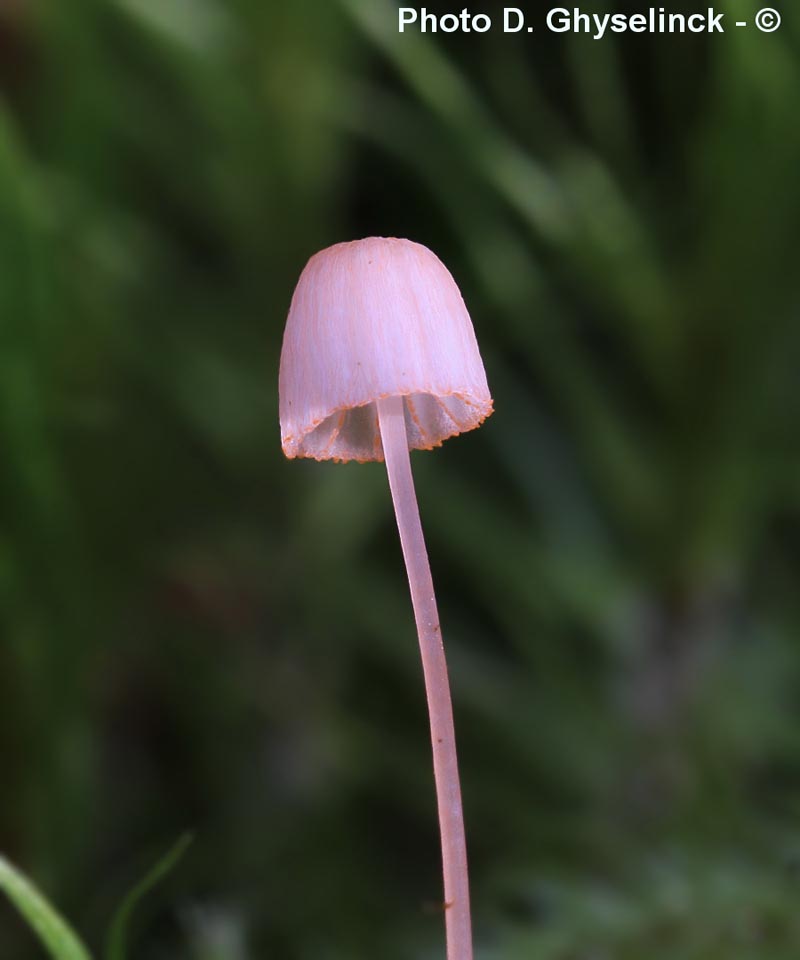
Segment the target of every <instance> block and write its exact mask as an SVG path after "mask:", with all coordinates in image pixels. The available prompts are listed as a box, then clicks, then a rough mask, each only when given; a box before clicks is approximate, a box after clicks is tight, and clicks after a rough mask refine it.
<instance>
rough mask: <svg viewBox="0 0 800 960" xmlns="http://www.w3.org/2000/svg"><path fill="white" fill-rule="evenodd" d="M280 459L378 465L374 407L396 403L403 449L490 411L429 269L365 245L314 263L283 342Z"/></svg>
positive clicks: (448, 285)
mask: <svg viewBox="0 0 800 960" xmlns="http://www.w3.org/2000/svg"><path fill="white" fill-rule="evenodd" d="M279 393H280V419H281V441H282V444H283V451H284V453H285V454H286V456H287V457H314V458H315V459H317V460H327V459H335V460H383V449H382V446H381V438H380V430H379V428H378V412H377V408H376V406H375V400H377V399H379V398H382V397H391V396H402V397H405V403H404V407H405V419H406V432H407V434H408V445H409V447H410V448H411V449H430V448H431V447H435V446H438V445H439V444H440V443H441V442H442V441H443V440H446V439H447V438H448V437H452V436H454V435H455V434H457V433H463V432H464V431H466V430H472V429H473V428H474V427H477V426H479V425H480V424H481V422H482V421H483V420H484V419H485V418H486V417H488V416H489V415H490V414H491V412H492V398H491V396H490V395H489V388H488V386H487V385H486V374H485V372H484V369H483V362H482V361H481V355H480V353H479V352H478V344H477V342H476V340H475V332H474V330H473V329H472V322H471V320H470V318H469V314H468V313H467V308H466V307H465V306H464V301H463V300H462V298H461V294H460V293H459V290H458V287H457V286H456V283H455V281H454V280H453V278H452V276H451V275H450V273H449V271H448V270H447V268H446V267H445V266H444V264H443V263H442V262H441V260H439V258H438V257H437V256H436V255H435V254H434V253H432V252H431V251H430V250H428V248H427V247H423V246H422V245H421V244H419V243H412V241H410V240H397V239H387V238H383V237H370V238H369V239H367V240H355V241H353V242H352V243H338V244H336V245H335V246H333V247H328V248H327V249H326V250H322V251H321V252H320V253H318V254H316V255H315V256H313V257H312V258H311V259H310V260H309V262H308V264H307V265H306V268H305V270H303V273H302V274H301V276H300V280H299V281H298V283H297V288H296V289H295V292H294V296H293V297H292V305H291V307H290V309H289V319H288V320H287V322H286V331H285V333H284V337H283V350H282V352H281V368H280V377H279Z"/></svg>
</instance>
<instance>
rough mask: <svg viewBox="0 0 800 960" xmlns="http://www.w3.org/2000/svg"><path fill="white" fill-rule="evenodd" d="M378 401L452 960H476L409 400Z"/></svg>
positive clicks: (447, 700)
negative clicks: (416, 654) (418, 658)
mask: <svg viewBox="0 0 800 960" xmlns="http://www.w3.org/2000/svg"><path fill="white" fill-rule="evenodd" d="M376 402H377V406H378V423H379V426H380V433H381V442H382V443H383V454H384V458H385V460H386V469H387V472H388V474H389V487H390V489H391V491H392V501H393V503H394V512H395V516H396V518H397V528H398V530H399V532H400V543H401V545H402V548H403V558H404V559H405V563H406V571H407V573H408V583H409V586H410V588H411V602H412V604H413V607H414V618H415V620H416V623H417V633H418V635H419V646H420V651H421V653H422V670H423V673H424V675H425V692H426V695H427V698H428V712H429V715H430V724H431V742H432V745H433V771H434V778H435V781H436V797H437V803H438V807H439V828H440V831H441V836H442V866H443V868H444V898H445V902H444V906H445V927H446V932H447V960H472V933H471V928H470V911H469V878H468V876H467V847H466V840H465V836H464V814H463V811H462V808H461V785H460V783H459V778H458V761H457V759H456V739H455V729H454V727H453V707H452V704H451V702H450V684H449V682H448V679H447V663H446V661H445V656H444V646H443V644H442V631H441V627H440V626H439V613H438V611H437V609H436V597H435V595H434V592H433V580H432V578H431V568H430V565H429V563H428V552H427V550H426V549H425V539H424V537H423V534H422V523H421V522H420V517H419V508H418V506H417V497H416V493H415V492H414V479H413V477H412V475H411V459H410V457H409V452H408V437H407V435H406V425H405V417H404V412H403V398H402V397H387V398H385V399H382V400H377V401H376Z"/></svg>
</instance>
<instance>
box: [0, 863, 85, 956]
mask: <svg viewBox="0 0 800 960" xmlns="http://www.w3.org/2000/svg"><path fill="white" fill-rule="evenodd" d="M0 888H2V889H3V890H4V891H5V893H6V895H7V896H8V898H9V900H11V902H12V903H13V904H14V906H15V907H16V908H17V910H19V912H20V913H21V914H22V916H23V917H24V918H25V920H26V921H27V922H28V926H29V927H30V928H31V929H32V930H33V931H34V932H35V933H36V935H37V936H38V938H39V939H40V940H41V942H42V943H43V944H44V946H45V948H46V950H47V952H48V953H49V954H50V956H51V957H54V958H55V960H91V955H90V954H89V951H88V950H87V949H86V947H85V946H84V945H83V944H82V943H81V941H80V939H79V938H78V936H77V935H76V934H75V933H74V932H73V931H72V930H71V929H70V927H69V926H68V925H67V923H66V921H65V920H64V919H63V918H62V917H61V916H60V915H59V914H58V912H57V911H56V910H55V909H54V908H53V907H52V906H50V904H49V903H48V902H47V900H45V898H44V897H43V896H42V894H41V893H39V891H38V890H37V889H36V887H34V886H33V884H32V883H31V882H30V880H28V879H27V878H26V877H25V876H23V875H22V874H21V873H20V872H19V870H17V869H16V867H14V866H12V865H11V864H10V863H9V862H8V860H6V859H5V858H4V857H0Z"/></svg>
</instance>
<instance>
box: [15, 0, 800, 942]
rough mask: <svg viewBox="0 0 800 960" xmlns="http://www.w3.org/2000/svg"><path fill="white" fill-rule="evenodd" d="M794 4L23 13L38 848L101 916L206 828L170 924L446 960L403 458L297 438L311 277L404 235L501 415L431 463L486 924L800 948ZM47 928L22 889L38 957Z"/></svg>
mask: <svg viewBox="0 0 800 960" xmlns="http://www.w3.org/2000/svg"><path fill="white" fill-rule="evenodd" d="M784 6H785V7H786V9H785V10H784V21H785V22H784V25H783V27H782V29H781V30H780V31H779V32H777V33H775V34H772V35H762V34H759V33H758V32H757V31H756V30H755V29H754V28H752V27H750V28H748V29H746V30H738V31H737V30H734V29H732V30H731V31H730V32H728V33H726V34H725V35H724V36H714V37H711V38H709V37H705V36H699V37H688V36H685V37H681V36H677V37H660V38H650V37H632V36H625V37H606V38H605V39H604V40H603V41H602V42H596V41H593V40H591V39H590V38H587V37H578V36H570V35H565V36H555V35H552V34H548V33H547V32H545V31H544V30H539V31H537V33H535V34H534V35H533V36H529V35H521V36H517V37H512V36H504V35H503V34H502V32H501V31H500V30H495V32H492V33H490V34H487V35H485V36H482V37H480V36H477V35H474V34H473V35H470V36H466V35H461V36H450V37H445V36H442V35H441V34H439V35H438V36H430V35H428V36H421V35H419V34H418V33H417V34H415V33H407V34H405V35H403V36H400V35H399V34H398V33H397V30H396V7H397V5H396V4H391V3H389V2H384V0H324V2H323V0H319V2H314V0H296V2H291V3H289V2H283V3H277V2H276V3H267V2H263V0H226V2H223V0H69V2H67V0H52V2H39V3H33V2H31V3H26V2H25V0H4V2H2V3H0V510H1V513H0V607H1V608H2V638H1V640H0V760H1V763H2V765H1V766H0V850H2V851H3V852H4V853H5V854H7V855H8V856H9V857H11V858H13V859H14V860H15V861H16V862H17V863H18V864H20V865H21V866H22V867H23V868H24V869H25V870H26V871H27V872H28V873H29V874H30V875H31V876H33V877H35V878H36V880H37V882H38V883H39V884H40V885H41V886H42V888H43V889H44V890H45V891H46V892H47V893H48V895H49V896H51V897H52V898H53V899H54V901H55V902H56V903H57V904H58V905H59V906H60V907H61V908H62V910H63V911H64V913H65V914H66V915H67V916H68V917H69V918H70V919H71V920H72V921H73V922H74V923H75V924H76V925H77V926H78V928H79V929H80V930H81V931H82V932H83V934H84V935H85V937H86V939H87V940H88V941H89V942H90V943H91V944H92V945H97V944H99V943H100V942H101V940H102V935H103V930H104V928H105V925H106V923H107V921H108V917H109V915H110V913H111V912H112V910H113V908H114V906H115V905H116V904H117V903H118V902H119V899H120V897H121V896H122V895H123V894H124V893H125V891H127V890H128V889H130V887H131V885H132V884H133V883H134V882H135V881H136V879H137V878H138V877H139V876H140V875H141V873H142V871H143V870H144V869H145V868H146V867H147V866H148V865H149V864H150V863H152V861H153V859H154V858H156V857H157V856H158V855H160V854H161V853H162V852H163V850H164V849H166V848H167V847H168V846H169V844H170V843H172V842H173V841H174V839H175V838H176V837H178V836H179V835H180V834H181V833H182V832H183V831H185V830H187V829H189V830H192V831H193V832H194V834H195V841H194V844H193V846H192V848H191V850H190V852H189V853H188V854H187V855H186V857H185V858H184V860H183V861H182V862H181V864H180V866H179V867H178V868H177V869H176V870H175V871H174V872H173V874H172V875H171V876H170V878H169V880H168V881H167V882H166V883H165V884H163V885H162V886H161V887H159V889H158V890H157V891H156V892H154V893H153V894H152V895H151V897H150V899H149V900H148V901H147V902H146V904H145V905H144V907H143V908H142V909H141V911H140V912H139V914H138V922H137V924H136V929H135V937H134V944H133V950H132V952H131V956H132V957H135V958H138V960H166V958H186V960H267V958H278V960H306V958H308V960H311V958H314V960H349V958H381V960H407V958H411V957H414V958H438V957H442V956H443V922H442V916H441V909H440V908H439V909H437V907H436V906H435V904H436V902H437V899H438V898H440V896H441V893H440V880H439V869H440V868H439V848H438V837H437V828H436V820H435V802H434V794H433V784H432V776H431V770H430V745H429V740H428V731H427V717H426V712H425V703H424V696H423V687H422V679H421V671H420V665H419V655H418V650H417V647H416V638H415V633H414V627H413V620H412V615H411V607H410V602H409V598H408V595H407V586H406V582H405V575H404V570H403V566H402V560H401V556H400V550H399V545H398V542H397V537H396V532H395V528H394V518H393V515H392V511H391V504H390V500H389V495H388V487H387V483H386V479H385V475H384V472H383V469H382V467H381V466H380V465H375V464H373V465H365V466H360V465H348V466H334V465H331V464H317V463H313V462H311V463H309V462H289V461H286V460H284V458H283V456H282V454H281V450H280V444H279V432H278V425H277V366H278V357H279V352H280V344H281V336H282V331H283V324H284V319H285V316H286V311H287V308H288V304H289V300H290V297H291V293H292V289H293V286H294V283H295V281H296V279H297V277H298V275H299V273H300V271H301V269H302V267H303V265H304V264H305V261H306V260H307V258H308V257H309V256H310V255H311V254H312V253H314V252H315V251H316V250H317V249H319V248H321V247H323V246H326V245H328V244H331V243H334V242H337V241H340V240H344V239H351V238H354V237H358V236H367V235H372V234H378V235H397V236H408V237H411V238H412V239H414V240H417V241H420V242H422V243H425V244H427V245H429V246H430V247H432V248H433V249H434V250H435V251H436V252H437V253H438V254H439V255H440V256H441V258H442V259H443V260H444V261H445V263H446V264H447V265H448V266H449V267H450V269H451V271H452V272H453V274H454V275H455V277H456V279H457V281H458V282H459V284H460V286H461V288H462V291H463V293H464V296H465V299H466V301H467V304H468V306H469V308H470V311H471V314H472V317H473V321H474V324H475V327H476V331H477V335H478V339H479V342H480V344H481V347H482V351H483V356H484V360H485V363H486V367H487V373H488V377H489V383H490V386H491V388H492V392H493V395H494V398H495V405H496V414H495V415H494V416H493V417H492V418H491V419H490V420H489V421H487V423H486V424H485V425H484V426H483V427H482V428H481V429H480V430H478V431H476V432H474V433H471V434H468V435H466V436H464V437H461V438H458V439H456V440H454V441H451V442H448V443H447V444H445V445H444V447H443V448H442V449H441V450H438V451H436V452H435V453H420V454H415V455H414V458H413V459H414V467H415V471H416V477H417V484H418V494H419V498H420V503H421V507H422V512H423V521H424V523H425V525H426V530H427V536H428V540H429V543H428V546H429V550H430V554H431V561H432V566H433V572H434V579H435V581H436V583H437V586H438V590H439V594H440V607H441V614H442V622H443V626H444V633H445V638H446V641H447V644H448V653H449V659H450V664H451V680H452V684H453V689H454V698H455V710H456V721H457V728H458V734H459V748H460V757H461V763H462V776H463V789H464V796H465V805H466V817H467V825H468V834H469V842H470V855H471V866H472V882H473V888H474V912H475V928H476V938H477V942H478V956H479V957H480V958H482V960H617V958H621V960H625V958H669V960H682V958H703V960H710V958H720V960H722V958H724V960H740V958H754V960H755V958H758V960H764V958H769V960H772V958H783V957H786V958H790V957H797V956H798V954H799V953H800V912H799V911H798V904H800V633H799V632H800V590H798V581H799V580H800V434H799V433H798V429H797V425H796V415H797V400H798V395H800V271H798V247H799V246H800V177H798V171H800V124H799V123H798V103H800V18H798V16H797V13H798V11H797V10H796V9H794V7H791V8H790V7H789V5H788V4H785V5H784ZM428 9H429V10H430V11H437V12H445V11H447V10H449V9H453V8H451V7H448V5H446V4H444V3H435V2H430V3H429V4H428ZM459 9H460V8H459ZM478 9H483V10H484V11H491V12H493V13H495V14H497V15H498V16H499V12H500V9H501V8H500V7H495V8H494V9H493V8H491V7H490V6H489V5H488V4H487V5H484V6H483V7H482V8H478V7H476V8H475V10H476V11H477V10H478ZM584 9H585V10H587V11H590V12H594V11H599V12H608V11H609V10H626V9H628V10H632V9H635V7H633V6H630V7H629V6H627V5H625V4H614V3H613V2H611V0H609V2H608V3H606V4H603V5H600V4H591V3H590V4H585V5H584ZM670 9H671V10H678V9H687V7H686V6H685V5H684V6H682V5H680V4H677V5H673V6H671V7H670ZM717 9H718V10H720V11H721V10H724V11H725V12H726V13H727V15H728V20H729V21H730V20H733V19H752V15H753V13H754V11H755V7H754V6H753V5H752V4H750V3H749V2H746V0H727V2H725V3H722V4H719V5H718V6H717ZM41 956H42V954H41V953H40V952H38V948H37V946H36V945H35V942H34V940H33V937H32V935H31V934H30V933H29V931H28V930H27V929H26V928H25V927H24V926H23V924H22V922H21V921H20V920H19V919H18V917H17V916H16V914H15V913H13V912H12V910H11V908H10V907H9V906H8V905H7V904H5V903H4V902H3V903H0V957H1V958H2V960H34V958H37V957H41Z"/></svg>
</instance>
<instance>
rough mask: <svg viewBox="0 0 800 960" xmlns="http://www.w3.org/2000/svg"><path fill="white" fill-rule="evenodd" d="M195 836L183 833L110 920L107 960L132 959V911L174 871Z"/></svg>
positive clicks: (106, 950)
mask: <svg viewBox="0 0 800 960" xmlns="http://www.w3.org/2000/svg"><path fill="white" fill-rule="evenodd" d="M192 840H193V838H192V836H191V835H190V834H184V836H182V837H180V839H178V840H177V841H176V842H175V843H174V844H173V845H172V846H171V847H170V849H169V850H168V851H167V852H166V853H165V854H164V855H163V857H161V858H160V859H159V860H158V861H157V862H156V863H155V864H154V865H153V866H152V867H151V868H150V870H148V872H147V873H146V874H145V876H143V877H142V879H141V880H140V881H139V882H138V883H137V884H136V886H135V887H133V889H132V890H130V891H129V892H128V893H127V894H126V896H125V899H124V900H123V901H122V903H121V904H120V905H119V907H118V908H117V910H116V913H115V914H114V916H113V917H112V919H111V923H110V925H109V928H108V936H107V938H106V948H105V953H104V957H105V960H127V957H129V956H130V954H129V952H128V948H127V943H128V929H129V927H130V923H131V917H132V916H133V912H134V910H135V909H136V907H137V906H138V904H139V902H140V901H141V900H142V899H143V898H144V897H146V896H147V894H148V893H150V891H151V890H152V889H153V888H154V887H155V886H157V885H158V883H159V882H160V881H161V879H162V878H163V877H165V876H166V875H167V874H168V873H170V872H171V871H172V870H174V869H175V866H176V864H177V863H178V861H179V860H180V859H181V857H183V855H184V854H185V853H186V850H187V848H188V847H189V845H190V844H191V843H192Z"/></svg>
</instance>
